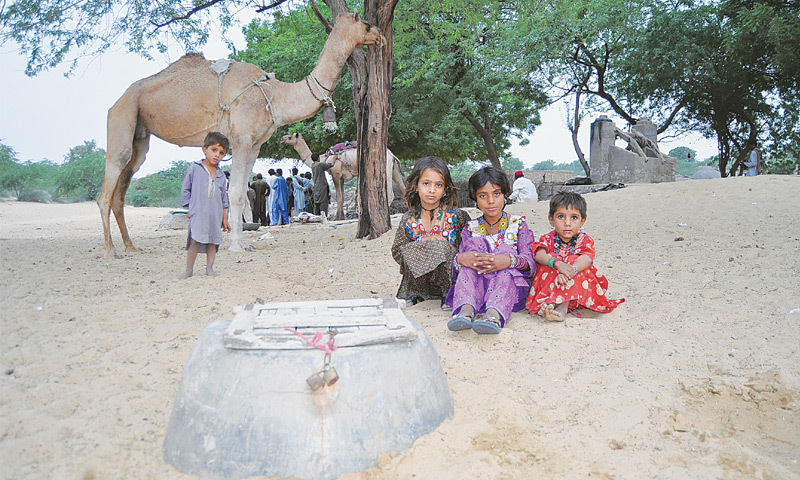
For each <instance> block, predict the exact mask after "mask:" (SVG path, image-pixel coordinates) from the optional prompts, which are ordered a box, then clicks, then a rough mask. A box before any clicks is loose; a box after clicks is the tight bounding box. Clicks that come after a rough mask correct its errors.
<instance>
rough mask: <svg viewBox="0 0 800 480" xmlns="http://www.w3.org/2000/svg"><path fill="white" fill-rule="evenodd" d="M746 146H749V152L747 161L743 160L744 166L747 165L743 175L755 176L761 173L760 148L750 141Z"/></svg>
mask: <svg viewBox="0 0 800 480" xmlns="http://www.w3.org/2000/svg"><path fill="white" fill-rule="evenodd" d="M748 146H749V147H750V153H749V154H748V155H747V161H745V162H744V166H745V167H747V171H746V172H745V176H746V177H755V176H756V175H761V173H762V169H763V161H762V159H761V150H760V149H759V148H758V146H757V145H756V144H755V142H751V143H750V144H749V145H748Z"/></svg>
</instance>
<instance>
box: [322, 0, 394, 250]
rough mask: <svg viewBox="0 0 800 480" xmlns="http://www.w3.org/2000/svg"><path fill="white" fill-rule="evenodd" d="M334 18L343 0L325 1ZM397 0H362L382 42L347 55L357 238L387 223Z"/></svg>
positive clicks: (342, 7)
mask: <svg viewBox="0 0 800 480" xmlns="http://www.w3.org/2000/svg"><path fill="white" fill-rule="evenodd" d="M325 3H326V4H327V5H328V7H330V9H331V14H332V15H333V17H334V19H335V18H336V16H337V15H339V14H340V13H343V12H346V11H348V10H349V9H348V7H347V4H346V3H345V1H344V0H325ZM396 5H397V0H364V14H363V17H364V20H366V21H367V22H369V23H371V24H372V25H374V26H376V27H378V29H380V31H381V33H382V34H383V37H384V39H385V40H386V44H385V45H383V46H382V47H380V48H378V47H375V46H371V47H369V48H368V50H367V54H366V55H365V54H364V50H363V49H360V48H359V49H356V50H355V51H353V53H352V54H351V55H350V57H349V58H348V59H347V66H348V68H349V69H350V76H351V77H352V78H353V110H354V113H355V117H356V125H357V132H358V135H357V141H358V191H359V200H358V201H359V212H360V214H359V216H358V232H357V233H356V238H364V237H366V238H369V239H374V238H378V237H380V236H381V235H382V234H384V233H386V232H388V231H389V230H390V229H391V227H392V225H391V218H390V217H389V204H388V203H387V200H386V188H387V187H386V175H387V174H390V173H388V172H386V149H387V148H388V138H389V137H388V130H389V116H390V115H391V99H390V93H391V85H392V63H393V57H392V21H393V20H394V9H395V6H396Z"/></svg>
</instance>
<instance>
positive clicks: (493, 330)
mask: <svg viewBox="0 0 800 480" xmlns="http://www.w3.org/2000/svg"><path fill="white" fill-rule="evenodd" d="M501 329H502V327H501V326H500V320H499V319H498V318H497V317H483V318H482V319H480V320H476V321H474V322H472V331H473V332H475V333H481V334H486V333H488V334H492V335H497V334H498V333H500V330H501Z"/></svg>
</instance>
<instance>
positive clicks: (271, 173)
mask: <svg viewBox="0 0 800 480" xmlns="http://www.w3.org/2000/svg"><path fill="white" fill-rule="evenodd" d="M267 173H269V174H270V175H275V169H274V168H270V169H269V170H267Z"/></svg>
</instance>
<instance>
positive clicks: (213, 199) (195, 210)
mask: <svg viewBox="0 0 800 480" xmlns="http://www.w3.org/2000/svg"><path fill="white" fill-rule="evenodd" d="M209 184H210V185H209ZM209 186H210V188H209ZM181 204H182V205H183V206H184V207H189V236H188V238H187V239H186V248H189V239H193V240H194V241H196V242H197V243H199V244H201V245H203V244H213V245H219V244H220V243H222V214H223V210H224V209H226V208H228V181H227V179H226V178H225V172H223V171H222V169H220V168H217V174H216V176H214V179H213V180H212V179H211V178H210V176H209V174H208V170H206V168H205V167H204V166H203V162H194V163H192V164H191V165H189V168H187V169H186V173H185V174H184V175H183V184H182V185H181ZM201 251H205V250H204V249H202V250H201Z"/></svg>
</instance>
